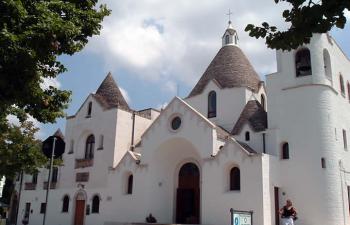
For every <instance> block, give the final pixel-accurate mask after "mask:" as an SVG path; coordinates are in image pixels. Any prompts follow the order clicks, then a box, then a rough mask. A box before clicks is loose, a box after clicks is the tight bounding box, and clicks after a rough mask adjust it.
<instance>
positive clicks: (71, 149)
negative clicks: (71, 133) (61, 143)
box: [68, 140, 74, 154]
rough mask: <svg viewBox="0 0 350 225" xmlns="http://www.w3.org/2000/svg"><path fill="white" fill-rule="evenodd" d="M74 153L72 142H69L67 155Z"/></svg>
mask: <svg viewBox="0 0 350 225" xmlns="http://www.w3.org/2000/svg"><path fill="white" fill-rule="evenodd" d="M73 152H74V140H71V141H70V145H69V152H68V154H72V153H73Z"/></svg>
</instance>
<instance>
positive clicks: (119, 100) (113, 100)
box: [93, 73, 130, 110]
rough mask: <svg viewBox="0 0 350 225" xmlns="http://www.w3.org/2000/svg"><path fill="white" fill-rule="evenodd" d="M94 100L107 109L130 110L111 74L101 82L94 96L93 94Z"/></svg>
mask: <svg viewBox="0 0 350 225" xmlns="http://www.w3.org/2000/svg"><path fill="white" fill-rule="evenodd" d="M93 96H94V97H95V98H96V100H97V101H98V102H99V103H100V104H101V105H102V106H103V107H104V108H107V109H110V108H114V107H119V108H122V109H126V110H130V108H129V105H128V103H127V102H126V101H125V99H124V96H123V94H122V92H121V91H120V89H119V87H118V85H117V83H116V82H115V81H114V79H113V76H112V74H111V73H108V75H107V76H106V78H105V79H104V80H103V81H102V83H101V85H100V87H99V88H98V89H97V91H96V94H93Z"/></svg>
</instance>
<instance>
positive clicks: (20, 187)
mask: <svg viewBox="0 0 350 225" xmlns="http://www.w3.org/2000/svg"><path fill="white" fill-rule="evenodd" d="M20 176H21V181H20V184H19V191H18V201H17V206H16V219H15V224H16V225H17V220H18V211H19V203H20V201H21V191H22V184H23V170H22V171H21V175H20ZM11 214H12V213H11Z"/></svg>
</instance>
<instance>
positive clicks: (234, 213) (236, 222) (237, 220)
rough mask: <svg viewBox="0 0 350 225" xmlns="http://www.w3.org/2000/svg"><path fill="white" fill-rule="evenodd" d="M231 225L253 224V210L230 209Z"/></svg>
mask: <svg viewBox="0 0 350 225" xmlns="http://www.w3.org/2000/svg"><path fill="white" fill-rule="evenodd" d="M230 212H231V225H253V211H239V210H233V209H231V210H230Z"/></svg>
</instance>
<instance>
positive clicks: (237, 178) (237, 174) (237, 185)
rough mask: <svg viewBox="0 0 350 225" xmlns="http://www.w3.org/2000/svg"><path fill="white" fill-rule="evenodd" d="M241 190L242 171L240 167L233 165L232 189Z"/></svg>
mask: <svg viewBox="0 0 350 225" xmlns="http://www.w3.org/2000/svg"><path fill="white" fill-rule="evenodd" d="M239 190H241V171H240V170H239V168H238V167H233V168H232V169H231V171H230V191H239Z"/></svg>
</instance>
